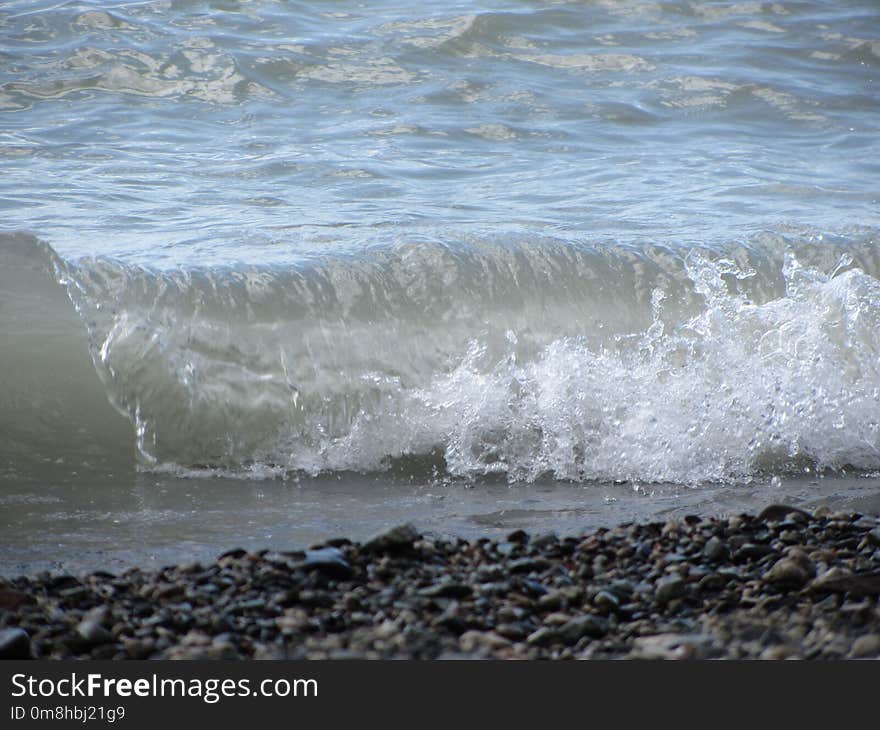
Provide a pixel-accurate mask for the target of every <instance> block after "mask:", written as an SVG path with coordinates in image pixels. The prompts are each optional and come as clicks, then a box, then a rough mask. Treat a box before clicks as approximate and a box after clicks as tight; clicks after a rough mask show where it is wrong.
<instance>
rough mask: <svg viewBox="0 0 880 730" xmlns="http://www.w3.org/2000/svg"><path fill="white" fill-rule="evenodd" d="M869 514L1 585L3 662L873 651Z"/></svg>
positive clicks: (346, 545)
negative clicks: (12, 659)
mask: <svg viewBox="0 0 880 730" xmlns="http://www.w3.org/2000/svg"><path fill="white" fill-rule="evenodd" d="M878 596H880V520H878V518H875V517H871V516H867V515H862V514H859V513H850V512H831V511H830V510H829V509H828V508H827V507H818V508H816V509H815V510H813V511H806V510H803V509H800V508H797V507H792V506H785V505H778V504H776V505H771V506H769V507H767V508H765V509H764V510H762V511H761V512H760V513H758V514H756V515H748V514H743V515H739V516H734V517H730V518H726V519H724V518H716V517H685V518H683V519H681V520H675V521H669V522H665V523H664V522H651V523H641V524H627V525H621V526H618V527H615V528H612V529H604V528H603V529H598V530H595V531H592V532H589V533H587V534H584V535H580V536H567V537H558V536H557V535H555V534H552V533H547V534H539V535H529V534H527V533H525V532H524V531H522V530H516V531H514V532H511V533H510V534H508V535H507V536H506V537H504V538H501V539H489V538H480V539H476V540H470V541H469V540H464V539H433V538H430V537H424V536H422V535H420V534H419V533H418V531H417V530H416V529H415V528H414V527H412V526H411V525H403V526H400V527H397V528H394V529H392V530H390V531H387V532H384V533H382V534H380V535H378V536H376V537H374V538H372V539H370V540H367V541H364V542H361V543H355V542H352V541H350V540H347V539H338V540H331V541H329V542H326V543H322V544H319V545H315V546H313V547H312V548H310V549H309V550H304V551H290V552H272V551H257V552H248V551H245V550H232V551H229V552H227V553H225V554H224V555H221V556H220V557H219V558H218V559H216V560H215V561H213V562H206V563H201V562H200V563H191V564H184V565H177V566H173V567H166V568H163V569H161V570H141V569H137V568H135V569H130V570H127V571H126V572H124V573H120V574H118V575H114V574H111V573H107V572H100V571H99V572H94V573H91V574H88V575H85V576H74V575H63V574H50V573H47V572H44V573H39V574H37V575H33V576H23V577H17V578H3V579H0V658H28V657H33V658H49V659H69V658H94V659H127V658H130V659H144V658H156V659H159V658H172V659H206V658H210V659H250V658H255V659H303V658H309V659H325V658H330V659H348V658H369V659H386V658H419V659H434V658H500V659H605V658H645V659H648V658H667V659H688V658H697V659H703V658H705V659H709V658H731V659H739V658H760V659H786V658H803V659H843V658H880V605H878Z"/></svg>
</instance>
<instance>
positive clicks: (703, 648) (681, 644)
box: [628, 634, 713, 659]
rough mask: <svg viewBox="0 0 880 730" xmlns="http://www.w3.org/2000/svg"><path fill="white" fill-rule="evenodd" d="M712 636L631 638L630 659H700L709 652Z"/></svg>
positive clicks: (674, 635)
mask: <svg viewBox="0 0 880 730" xmlns="http://www.w3.org/2000/svg"><path fill="white" fill-rule="evenodd" d="M712 644H713V642H712V637H711V636H707V635H703V634H684V635H682V634H657V635H655V636H639V637H637V638H636V639H634V640H633V648H632V651H631V652H630V654H629V657H628V658H630V659H700V658H703V657H704V656H706V655H707V654H708V653H709V650H710V649H711V647H712Z"/></svg>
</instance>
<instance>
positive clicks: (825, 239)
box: [0, 0, 880, 572]
mask: <svg viewBox="0 0 880 730" xmlns="http://www.w3.org/2000/svg"><path fill="white" fill-rule="evenodd" d="M783 496H784V497H785V498H787V499H789V500H792V501H795V502H798V503H803V504H811V503H817V502H819V501H826V502H831V503H835V504H840V505H843V506H848V507H851V508H859V509H862V510H864V511H875V512H876V511H880V5H878V4H877V2H876V0H862V1H860V2H778V3H769V2H761V3H753V2H744V3H735V2H711V3H710V2H676V1H670V2H644V1H631V2H628V1H626V0H622V1H620V2H617V1H613V2H612V1H603V0H597V1H595V2H585V1H581V2H565V1H561V0H560V1H548V2H538V1H536V0H528V1H527V0H521V1H507V2H490V1H488V0H480V1H477V2H450V3H442V4H441V3H416V2H412V0H398V1H397V2H386V1H384V0H379V1H377V2H370V3H355V2H345V1H335V2H329V1H327V2H311V3H302V2H294V1H292V0H289V1H288V0H277V1H270V0H251V1H249V2H236V1H235V0H222V1H217V2H208V1H205V0H141V1H135V2H82V1H81V2H78V1H74V0H71V1H69V2H65V1H59V0H52V1H46V2H43V1H38V0H6V1H5V2H3V3H2V4H0V528H2V534H3V537H2V538H0V571H5V572H15V571H16V570H23V569H30V568H33V567H34V566H37V565H40V566H46V565H48V566H50V567H51V566H55V567H64V566H71V565H72V566H80V565H98V564H104V563H108V564H110V563H112V564H115V563H114V562H113V561H116V562H120V561H121V562H124V561H125V560H128V559H131V560H139V561H141V562H143V561H144V560H146V559H155V560H162V559H166V558H169V559H170V558H175V557H180V556H181V555H182V554H184V553H186V554H189V555H200V554H202V553H204V552H206V551H210V550H213V549H215V548H216V547H218V546H221V545H222V546H223V547H229V545H228V543H229V542H230V541H238V542H239V543H241V544H248V545H254V546H261V545H268V544H273V543H277V542H278V541H282V542H303V541H308V540H313V539H321V537H329V536H331V535H330V534H329V533H337V534H338V533H345V534H349V535H353V536H363V535H365V534H367V533H368V532H370V531H373V530H374V529H375V528H379V527H381V526H382V525H384V524H387V523H389V522H392V521H396V522H401V521H406V520H408V519H409V520H413V521H415V522H416V524H417V525H419V526H422V527H423V528H424V529H428V530H433V531H435V532H443V531H448V532H453V533H456V534H468V533H469V531H470V532H473V533H475V534H476V533H480V534H482V533H485V532H487V531H491V530H493V529H494V530H504V529H509V528H512V527H519V526H526V527H527V528H537V527H540V528H542V529H572V530H574V529H579V528H581V527H584V526H591V525H592V526H596V525H598V524H603V523H606V522H608V521H622V520H625V519H633V518H649V517H656V516H662V515H667V514H679V513H683V511H686V510H691V511H695V510H696V511H702V512H715V513H719V512H724V511H736V510H738V509H743V508H750V507H754V506H756V505H760V504H763V503H766V502H768V501H773V500H776V499H780V498H782V497H783ZM126 556H128V557H126ZM132 556H133V557H132ZM120 564H121V563H120Z"/></svg>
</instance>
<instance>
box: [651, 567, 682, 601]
mask: <svg viewBox="0 0 880 730" xmlns="http://www.w3.org/2000/svg"><path fill="white" fill-rule="evenodd" d="M684 592H685V582H684V580H683V579H682V578H681V577H680V576H677V575H668V576H666V577H665V578H661V579H660V580H658V581H657V585H656V587H655V588H654V599H655V600H656V601H657V603H659V604H660V605H661V606H665V605H666V604H667V603H669V602H670V601H672V600H674V599H676V598H681V596H683V595H684Z"/></svg>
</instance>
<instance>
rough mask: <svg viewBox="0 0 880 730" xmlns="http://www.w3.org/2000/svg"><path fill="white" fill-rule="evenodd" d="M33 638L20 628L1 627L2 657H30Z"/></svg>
mask: <svg viewBox="0 0 880 730" xmlns="http://www.w3.org/2000/svg"><path fill="white" fill-rule="evenodd" d="M30 658H31V639H30V637H29V636H28V634H27V631H24V630H23V629H19V628H8V629H0V659H30Z"/></svg>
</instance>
